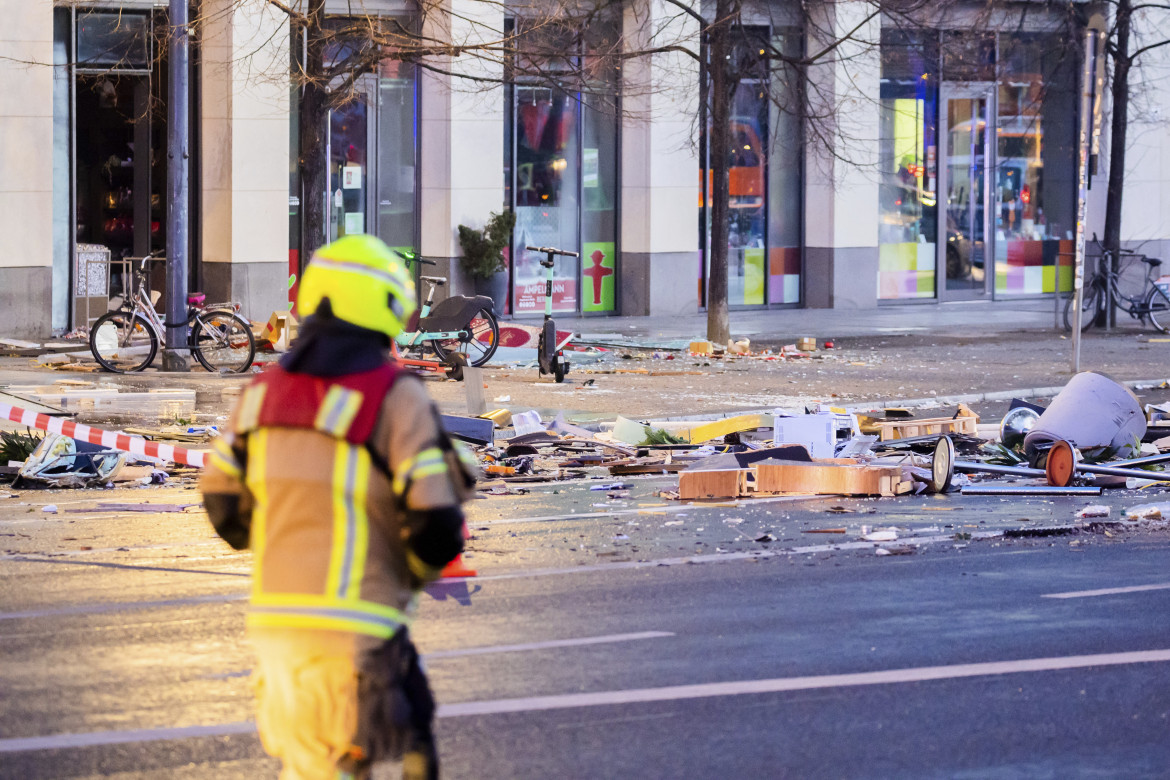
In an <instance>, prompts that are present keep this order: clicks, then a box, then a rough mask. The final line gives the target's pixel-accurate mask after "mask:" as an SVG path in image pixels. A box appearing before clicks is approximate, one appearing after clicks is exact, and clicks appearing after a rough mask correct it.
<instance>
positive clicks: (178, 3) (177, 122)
mask: <svg viewBox="0 0 1170 780" xmlns="http://www.w3.org/2000/svg"><path fill="white" fill-rule="evenodd" d="M187 2H188V0H170V46H169V52H168V54H169V56H170V85H171V86H170V95H169V96H168V98H169V99H168V100H167V194H168V197H169V204H168V208H167V303H166V313H167V319H166V321H167V332H166V345H165V347H164V348H163V361H162V367H163V370H164V371H189V370H190V350H187V349H183V347H184V346H186V344H187V325H186V320H187V229H188V224H187V223H188V220H189V218H190V210H189V208H188V192H187V189H188V187H187V182H188V160H189V159H190V156H191V155H190V151H189V149H188V143H189V140H190V138H189V133H188V105H187V97H188V95H189V90H188V84H187V74H188V72H189V68H188V58H189V46H190V36H189V33H188V29H187V25H188V21H189V20H188V9H187Z"/></svg>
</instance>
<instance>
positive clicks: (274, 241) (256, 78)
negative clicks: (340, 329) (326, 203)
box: [197, 0, 290, 320]
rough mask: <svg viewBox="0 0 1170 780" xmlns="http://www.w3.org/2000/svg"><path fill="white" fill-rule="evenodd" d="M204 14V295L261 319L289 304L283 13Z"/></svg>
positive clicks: (211, 9) (209, 6)
mask: <svg viewBox="0 0 1170 780" xmlns="http://www.w3.org/2000/svg"><path fill="white" fill-rule="evenodd" d="M202 16H203V18H204V19H205V20H206V22H205V25H204V37H203V41H202V47H203V49H202V53H203V74H202V79H203V83H202V115H201V118H200V123H201V129H202V142H201V145H200V150H199V151H200V157H201V161H202V220H201V224H200V225H199V226H198V228H197V229H200V230H202V244H203V258H202V259H203V278H204V286H205V287H206V288H207V289H206V291H205V292H206V293H207V295H208V300H210V301H222V300H229V299H230V300H235V301H239V302H240V303H242V304H243V313H244V315H245V316H247V317H249V318H251V319H253V320H266V319H268V316H269V315H270V314H271V313H272V312H273V311H277V310H279V311H286V310H287V309H288V292H287V291H288V250H289V246H288V238H289V223H288V196H289V179H288V170H289V91H290V78H289V68H290V66H289V23H288V17H287V16H286V15H285V14H283V13H282V12H281V11H279V10H278V9H276V8H275V7H274V6H272V5H269V4H267V3H264V2H256V1H255V0H249V1H248V2H242V3H241V2H239V0H206V2H205V3H204V10H203V13H202Z"/></svg>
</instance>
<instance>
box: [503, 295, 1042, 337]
mask: <svg viewBox="0 0 1170 780" xmlns="http://www.w3.org/2000/svg"><path fill="white" fill-rule="evenodd" d="M1060 306H1061V310H1060V315H1061V317H1062V318H1063V306H1064V302H1063V300H1062V301H1060ZM1055 314H1056V312H1055V311H1054V302H1053V301H1052V300H1051V299H1030V300H1021V301H1012V300H1008V301H970V302H958V303H943V304H936V303H924V304H921V305H916V304H899V305H895V306H878V307H875V308H872V309H770V310H759V309H752V310H744V311H732V312H731V314H730V317H729V320H730V325H731V333H732V335H733V336H734V337H736V338H742V337H744V336H746V337H748V338H751V337H753V336H756V337H766V338H768V339H769V340H772V339H783V338H788V339H789V340H792V339H795V338H797V337H799V336H813V337H816V338H821V339H825V338H842V337H857V336H876V335H889V334H894V333H931V334H933V335H939V336H956V335H960V336H979V335H982V336H988V335H993V334H996V333H1005V332H1015V331H1019V330H1047V331H1050V332H1052V333H1056V326H1055V323H1056V321H1057V319H1056V316H1055ZM555 318H556V321H557V328H558V329H559V330H572V331H573V332H574V333H576V334H580V335H583V336H591V335H594V334H620V335H622V336H626V337H630V338H638V339H684V338H685V339H689V338H702V337H703V336H704V335H705V334H706V332H707V314H706V313H705V312H703V313H699V314H683V315H678V316H669V317H666V316H658V317H580V316H578V317H567V316H566V317H561V316H556V317H555ZM517 321H518V322H528V320H526V319H520V320H517ZM1063 327H1064V326H1063V319H1061V325H1060V328H1061V329H1062V331H1061V332H1063Z"/></svg>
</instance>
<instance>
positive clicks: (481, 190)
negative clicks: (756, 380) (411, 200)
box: [419, 0, 505, 298]
mask: <svg viewBox="0 0 1170 780" xmlns="http://www.w3.org/2000/svg"><path fill="white" fill-rule="evenodd" d="M503 30H504V6H503V5H502V4H501V5H497V4H495V3H484V2H482V1H481V0H445V2H443V3H441V4H437V5H436V6H433V7H432V10H431V11H430V15H428V16H427V18H426V19H425V20H424V27H423V34H424V36H427V37H430V38H432V39H438V40H445V41H450V42H451V43H453V44H455V45H467V46H474V45H476V44H477V43H491V42H498V41H499V40H500V38H501V37H502V36H503ZM435 64H436V65H437V66H438V68H439V69H442V70H448V71H451V72H453V73H456V74H461V75H466V76H471V77H475V76H479V77H483V78H487V79H499V78H500V77H502V76H503V67H502V65H500V64H499V63H494V62H491V61H490V60H489V59H486V58H481V57H479V56H477V55H476V54H464V55H462V56H460V57H456V58H451V57H445V58H436V61H435ZM420 79H421V84H420V88H421V92H422V96H421V102H422V106H421V119H420V123H421V127H420V133H419V137H420V138H421V139H422V140H421V149H420V155H419V156H420V164H421V166H422V184H421V190H422V191H421V193H420V194H421V199H420V210H421V224H422V236H421V247H420V248H421V251H422V254H424V255H430V256H433V257H438V258H445V259H447V261H448V262H447V265H446V267H443V266H440V267H438V268H436V269H430V270H428V271H425V273H437V274H439V275H445V276H447V277H448V279H449V280H450V281H451V286H450V287H448V288H447V292H448V294H454V293H470V290H471V280H470V279H464V278H463V277H462V275H461V274H460V272H459V264H458V262H457V260H456V258H458V257H459V256H460V255H461V251H460V248H459V240H458V226H459V225H461V224H464V225H469V226H471V227H476V228H482V227H483V225H484V222H485V221H486V220H487V217H488V213H489V212H492V211H497V212H498V211H500V210H501V209H502V208H503V207H504V116H505V115H504V99H505V98H504V94H505V93H504V88H503V87H502V86H501V85H499V84H491V83H488V82H478V81H474V80H472V79H469V78H461V77H460V75H455V76H452V75H447V74H440V73H435V72H433V71H429V70H423V71H421V76H420ZM436 297H437V298H441V297H443V296H442V295H440V294H439V293H436Z"/></svg>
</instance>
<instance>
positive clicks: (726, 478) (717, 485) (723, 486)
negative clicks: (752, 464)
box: [678, 469, 751, 501]
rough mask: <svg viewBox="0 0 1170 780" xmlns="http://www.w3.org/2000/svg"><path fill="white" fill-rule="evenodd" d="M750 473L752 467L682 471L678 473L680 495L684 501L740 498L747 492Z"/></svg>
mask: <svg viewBox="0 0 1170 780" xmlns="http://www.w3.org/2000/svg"><path fill="white" fill-rule="evenodd" d="M750 473H751V469H727V470H721V471H681V472H679V475H678V497H679V498H680V499H683V500H684V501H686V500H692V499H697V498H738V497H739V496H742V495H745V494H746V493H747V490H748V488H747V480H748V475H749V474H750Z"/></svg>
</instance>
